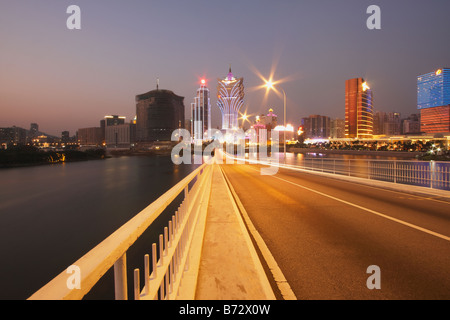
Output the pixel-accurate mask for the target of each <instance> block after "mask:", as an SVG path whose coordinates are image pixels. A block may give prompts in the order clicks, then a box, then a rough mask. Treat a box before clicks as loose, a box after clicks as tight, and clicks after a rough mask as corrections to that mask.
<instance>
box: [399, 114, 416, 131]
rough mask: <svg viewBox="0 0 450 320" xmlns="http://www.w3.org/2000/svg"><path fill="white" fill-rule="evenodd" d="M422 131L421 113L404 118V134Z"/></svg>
mask: <svg viewBox="0 0 450 320" xmlns="http://www.w3.org/2000/svg"><path fill="white" fill-rule="evenodd" d="M419 133H420V114H417V113H414V114H411V115H410V116H408V117H407V118H406V119H403V120H402V134H419Z"/></svg>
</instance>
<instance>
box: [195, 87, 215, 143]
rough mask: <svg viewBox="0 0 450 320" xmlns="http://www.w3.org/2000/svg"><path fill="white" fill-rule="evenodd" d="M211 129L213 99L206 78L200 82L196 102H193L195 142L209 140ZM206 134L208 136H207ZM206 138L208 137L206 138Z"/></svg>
mask: <svg viewBox="0 0 450 320" xmlns="http://www.w3.org/2000/svg"><path fill="white" fill-rule="evenodd" d="M210 129H211V100H210V96H209V89H208V88H207V87H206V81H205V80H204V79H202V80H201V82H200V88H198V89H197V95H196V96H195V98H194V102H193V103H191V134H192V138H193V139H194V142H201V141H203V140H209V139H210V138H211V137H210ZM205 134H206V136H205ZM205 138H206V139H205Z"/></svg>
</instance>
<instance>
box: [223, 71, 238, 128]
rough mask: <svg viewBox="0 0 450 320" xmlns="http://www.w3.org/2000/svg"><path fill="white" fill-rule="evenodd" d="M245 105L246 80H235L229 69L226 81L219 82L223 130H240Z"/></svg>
mask: <svg viewBox="0 0 450 320" xmlns="http://www.w3.org/2000/svg"><path fill="white" fill-rule="evenodd" d="M243 104H244V78H235V77H234V75H233V73H232V72H231V67H230V69H229V72H228V75H227V76H226V77H225V78H224V79H218V80H217V106H218V107H219V109H220V111H221V113H222V130H236V129H238V128H239V122H238V119H239V110H240V109H241V108H242V106H243Z"/></svg>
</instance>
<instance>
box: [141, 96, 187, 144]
mask: <svg viewBox="0 0 450 320" xmlns="http://www.w3.org/2000/svg"><path fill="white" fill-rule="evenodd" d="M183 127H184V97H180V96H178V95H176V94H175V93H173V92H172V91H170V90H162V89H159V88H158V87H157V88H156V90H152V91H149V92H147V93H144V94H140V95H137V96H136V140H137V141H138V142H152V141H171V139H172V132H173V131H174V130H176V129H180V128H183Z"/></svg>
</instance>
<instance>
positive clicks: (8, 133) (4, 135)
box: [0, 126, 27, 148]
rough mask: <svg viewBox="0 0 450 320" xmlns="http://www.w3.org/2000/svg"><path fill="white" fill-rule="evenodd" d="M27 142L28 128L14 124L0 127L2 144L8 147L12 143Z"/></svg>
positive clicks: (0, 141)
mask: <svg viewBox="0 0 450 320" xmlns="http://www.w3.org/2000/svg"><path fill="white" fill-rule="evenodd" d="M26 143H27V130H26V129H23V128H20V127H16V126H12V127H9V128H0V144H1V145H2V146H3V147H4V148H7V147H8V146H11V145H24V144H26Z"/></svg>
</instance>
